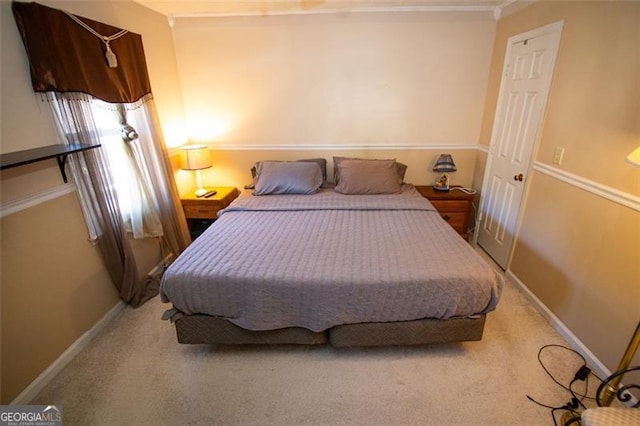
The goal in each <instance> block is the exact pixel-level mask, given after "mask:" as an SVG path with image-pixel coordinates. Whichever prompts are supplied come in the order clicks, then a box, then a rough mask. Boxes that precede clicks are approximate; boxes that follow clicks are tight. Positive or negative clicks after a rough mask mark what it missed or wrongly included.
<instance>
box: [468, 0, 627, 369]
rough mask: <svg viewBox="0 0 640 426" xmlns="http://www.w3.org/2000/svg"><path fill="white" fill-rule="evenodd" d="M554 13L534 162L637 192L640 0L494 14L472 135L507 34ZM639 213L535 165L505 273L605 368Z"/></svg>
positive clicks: (488, 123)
mask: <svg viewBox="0 0 640 426" xmlns="http://www.w3.org/2000/svg"><path fill="white" fill-rule="evenodd" d="M558 20H564V29H563V33H562V39H561V43H560V52H559V55H558V60H557V64H556V69H555V74H554V79H553V83H552V87H551V92H550V95H549V100H548V104H547V111H546V116H545V119H544V121H543V129H542V133H541V136H540V138H539V146H538V150H537V156H536V161H537V162H538V163H544V164H548V165H552V161H551V160H552V157H553V150H554V149H555V147H556V146H562V147H564V148H565V155H564V161H563V164H562V166H554V167H556V168H558V169H559V170H560V171H564V172H568V173H570V174H571V175H569V179H570V181H573V182H575V179H573V177H572V176H573V175H575V176H577V177H578V178H584V179H588V180H589V181H593V182H595V183H597V184H602V185H605V186H607V187H610V188H612V189H614V190H620V191H623V192H625V193H627V194H631V195H635V196H637V195H639V194H640V169H637V168H633V167H632V166H631V165H630V164H628V163H626V162H625V161H624V158H625V156H626V155H627V154H628V153H629V152H631V151H632V150H633V149H634V148H635V147H636V146H638V144H640V80H639V79H640V50H638V46H637V42H638V40H640V3H638V2H545V1H543V2H538V3H536V4H534V5H532V6H529V7H527V8H526V9H523V10H521V11H519V12H517V13H515V14H513V15H511V16H508V17H506V18H504V19H502V20H500V21H499V23H498V27H497V30H496V40H495V44H494V55H493V60H492V63H491V75H490V77H489V89H488V92H487V100H486V108H485V112H484V118H483V124H482V130H481V142H482V143H483V144H489V141H490V136H491V127H492V125H493V116H494V114H495V105H496V99H497V96H498V90H499V84H500V74H501V69H502V66H503V58H504V54H505V49H506V43H507V38H508V37H510V36H513V35H515V34H518V33H522V32H525V31H528V30H531V29H533V28H536V27H539V26H542V25H545V24H549V23H551V22H555V21H558ZM639 241H640V213H639V212H638V211H637V210H634V209H631V208H629V207H624V206H621V205H620V204H617V203H615V202H612V201H610V200H608V199H605V198H603V197H600V196H598V195H594V194H593V193H590V192H587V191H584V190H582V189H578V188H576V187H575V186H572V185H570V184H568V183H563V182H562V181H560V180H558V179H555V178H553V177H550V176H548V175H545V174H543V173H541V172H534V174H533V176H531V177H530V179H529V190H528V198H527V200H526V202H525V204H524V216H523V219H522V222H521V229H520V233H519V236H518V239H517V241H516V245H515V251H514V256H513V261H512V263H511V265H510V269H511V271H512V272H513V273H514V274H515V275H516V276H517V277H518V278H519V279H520V280H521V281H522V282H523V283H524V284H525V285H526V286H527V287H528V288H529V289H530V290H531V291H532V292H533V293H534V294H535V295H536V296H537V297H538V298H540V300H542V302H544V303H545V304H546V305H547V306H548V307H549V309H550V310H551V311H552V312H553V313H554V314H555V315H556V316H558V318H559V319H560V320H561V321H562V322H563V323H564V324H565V325H567V326H568V327H569V329H570V330H571V331H572V332H573V333H574V334H575V335H576V336H577V337H578V338H579V339H580V340H581V341H582V342H584V343H585V344H586V345H587V347H588V348H589V349H590V350H591V351H592V352H593V353H594V354H595V355H596V357H598V358H599V359H600V360H601V361H602V362H604V363H605V365H606V366H607V367H608V368H609V369H612V370H613V369H615V367H616V366H617V362H618V361H619V359H620V357H621V355H622V353H623V351H624V349H625V347H626V345H627V343H628V340H629V338H630V336H631V333H632V332H633V330H634V328H635V326H636V324H637V321H638V319H639V318H638V312H639V306H640V284H639V283H640V246H639Z"/></svg>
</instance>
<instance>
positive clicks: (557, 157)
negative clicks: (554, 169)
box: [553, 146, 564, 166]
mask: <svg viewBox="0 0 640 426" xmlns="http://www.w3.org/2000/svg"><path fill="white" fill-rule="evenodd" d="M562 157H564V148H563V147H561V146H557V147H556V150H555V151H554V152H553V164H557V165H558V166H559V165H561V164H562Z"/></svg>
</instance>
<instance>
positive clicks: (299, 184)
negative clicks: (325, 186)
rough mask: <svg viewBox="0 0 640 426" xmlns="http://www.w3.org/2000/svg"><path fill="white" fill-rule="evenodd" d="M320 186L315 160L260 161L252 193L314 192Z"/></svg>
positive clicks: (319, 176)
mask: <svg viewBox="0 0 640 426" xmlns="http://www.w3.org/2000/svg"><path fill="white" fill-rule="evenodd" d="M320 186H322V170H320V166H318V164H317V163H315V162H303V161H261V162H260V163H258V165H257V167H256V178H255V191H254V192H253V195H270V194H314V193H316V192H318V190H319V189H320Z"/></svg>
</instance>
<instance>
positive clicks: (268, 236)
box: [160, 185, 503, 332]
mask: <svg viewBox="0 0 640 426" xmlns="http://www.w3.org/2000/svg"><path fill="white" fill-rule="evenodd" d="M502 285H503V281H502V277H501V276H500V275H499V274H498V273H497V272H496V271H495V270H494V269H493V268H491V267H490V266H489V265H487V264H486V262H485V261H484V260H483V259H482V258H481V257H480V256H479V255H478V254H477V253H476V252H475V250H474V249H473V248H471V247H470V246H469V245H468V244H467V243H466V242H465V241H464V240H463V239H462V238H461V237H460V236H459V235H458V234H457V233H456V232H455V231H454V230H453V229H452V228H451V227H450V226H449V225H447V223H446V222H444V220H443V219H442V218H441V217H440V215H439V214H438V212H437V211H436V210H435V208H434V207H433V206H432V205H431V203H429V201H428V200H427V199H425V198H423V197H422V196H421V195H420V194H419V193H418V192H417V191H416V190H415V188H414V187H413V186H411V185H404V186H403V188H402V191H401V193H398V194H389V195H343V194H339V193H336V192H334V191H333V190H331V189H325V190H323V191H321V192H320V193H317V194H313V195H269V196H253V195H243V196H241V197H239V198H238V199H236V200H235V201H234V202H233V203H232V204H231V205H230V206H229V207H228V208H226V209H224V210H222V211H221V212H220V214H219V218H218V220H217V221H216V222H215V223H214V224H213V225H212V226H211V227H209V228H208V229H207V230H206V231H205V232H204V233H203V234H202V235H201V236H200V237H199V238H198V239H196V240H195V241H194V242H193V243H192V244H191V245H190V246H189V247H188V248H187V249H186V250H185V251H184V252H183V253H182V254H181V255H180V256H179V257H178V259H176V261H175V262H173V264H172V265H171V266H170V267H169V268H168V269H167V271H166V272H165V274H164V276H163V279H162V283H161V287H160V294H161V298H162V300H163V301H164V302H170V303H172V304H173V306H174V308H175V309H176V310H178V311H180V312H182V313H184V314H187V315H193V314H206V315H211V316H215V317H219V318H222V319H225V320H228V321H230V322H231V323H233V324H236V325H238V326H240V327H242V328H244V329H246V330H253V331H262V330H277V329H281V328H287V327H301V328H305V329H308V330H311V331H316V332H318V331H323V330H327V329H329V328H332V327H335V326H338V325H343V324H358V323H385V322H395V321H411V320H418V319H446V318H456V317H460V318H473V317H474V316H477V315H479V314H485V313H487V312H489V311H491V310H493V309H494V308H495V306H496V303H497V302H498V300H499V297H500V293H501V290H502Z"/></svg>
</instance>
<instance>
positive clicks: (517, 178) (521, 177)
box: [513, 173, 524, 182]
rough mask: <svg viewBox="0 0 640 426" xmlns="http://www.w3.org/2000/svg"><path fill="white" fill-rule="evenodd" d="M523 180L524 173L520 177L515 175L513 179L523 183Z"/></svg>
mask: <svg viewBox="0 0 640 426" xmlns="http://www.w3.org/2000/svg"><path fill="white" fill-rule="evenodd" d="M523 178H524V176H523V175H522V173H520V174H519V175H515V176H514V177H513V180H517V181H518V182H522V179H523Z"/></svg>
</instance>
